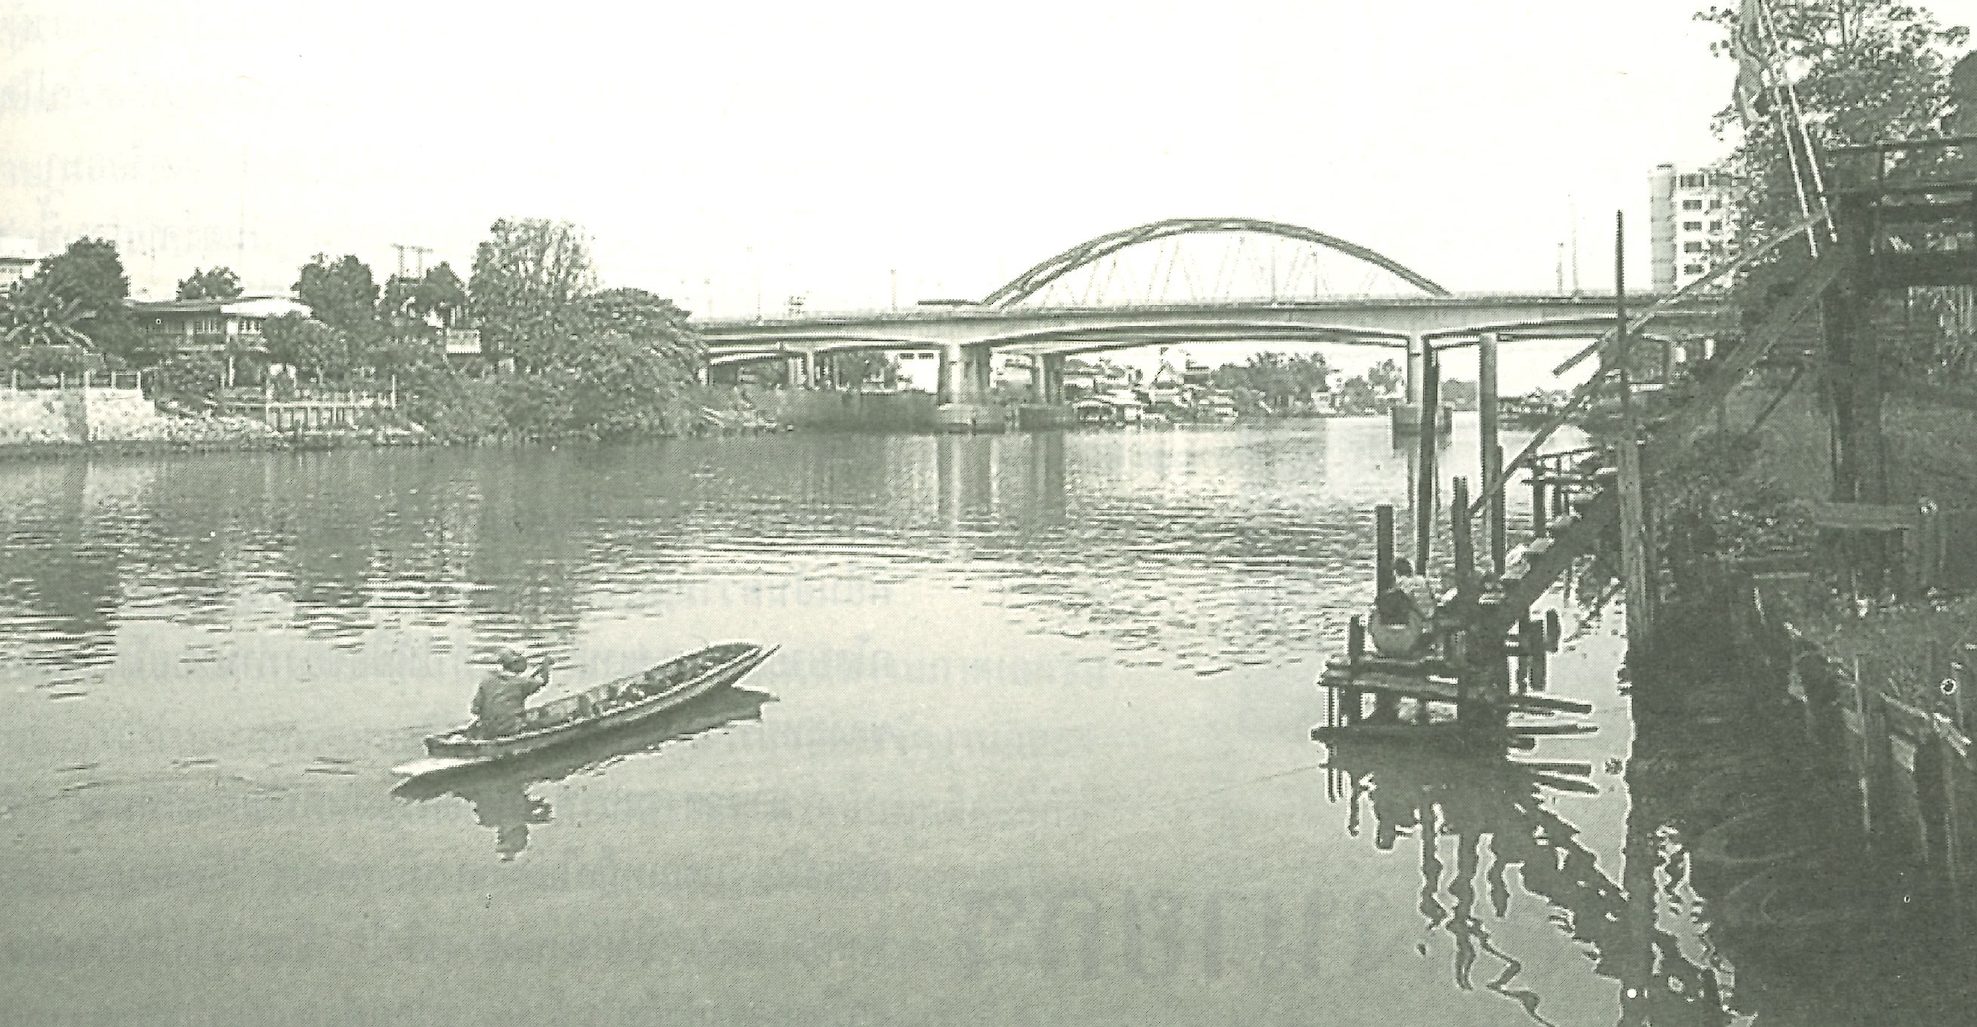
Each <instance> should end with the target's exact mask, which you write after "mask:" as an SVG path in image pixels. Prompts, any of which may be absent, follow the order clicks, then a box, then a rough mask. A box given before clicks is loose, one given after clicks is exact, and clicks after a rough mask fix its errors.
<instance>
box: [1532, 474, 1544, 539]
mask: <svg viewBox="0 0 1977 1027" xmlns="http://www.w3.org/2000/svg"><path fill="white" fill-rule="evenodd" d="M1545 525H1546V518H1545V483H1544V477H1543V475H1542V474H1541V473H1540V468H1539V467H1538V466H1537V465H1536V464H1533V465H1531V534H1532V536H1533V537H1540V536H1543V535H1544V533H1545Z"/></svg>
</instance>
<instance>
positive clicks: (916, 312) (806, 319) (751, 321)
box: [694, 229, 1802, 325]
mask: <svg viewBox="0 0 1977 1027" xmlns="http://www.w3.org/2000/svg"><path fill="white" fill-rule="evenodd" d="M1801 230H1802V229H1801ZM1706 292H1708V288H1707V287H1704V288H1702V289H1688V290H1683V291H1682V292H1681V293H1679V294H1678V293H1639V294H1637V296H1636V298H1637V299H1638V300H1639V301H1640V302H1643V303H1649V304H1653V303H1656V302H1659V301H1662V300H1667V299H1675V298H1683V299H1690V298H1692V299H1698V300H1700V299H1704V298H1705V297H1704V296H1703V295H1701V294H1703V293H1706ZM1612 300H1613V294H1612V293H1597V292H1575V293H1563V294H1555V295H1554V294H1549V293H1534V292H1528V291H1515V290H1503V291H1494V292H1465V293H1452V294H1450V295H1447V296H1426V295H1419V294H1405V295H1395V294H1391V293H1340V294H1337V295H1331V296H1313V297H1285V296H1230V297H1222V298H1219V299H1213V300H1199V301H1192V302H1176V301H1162V302H1157V303H1136V302H1126V303H1090V304H1079V305H1071V306H1046V305H1043V304H1016V305H1012V306H1007V307H989V306H981V305H964V304H954V305H937V306H914V307H904V308H897V309H895V308H882V309H876V310H829V311H824V310H817V311H811V310H806V311H803V312H801V313H797V314H785V315H782V316H770V315H766V314H765V315H763V316H761V317H728V318H704V319H703V318H696V319H695V321H694V323H697V324H703V325H708V324H719V325H783V324H819V323H830V322H833V321H927V320H938V319H940V318H945V317H997V316H1007V315H1016V314H1040V313H1042V314H1048V313H1077V312H1085V311H1123V310H1131V311H1146V312H1153V313H1157V312H1160V311H1168V310H1200V309H1202V308H1203V307H1279V308H1284V309H1297V308H1301V307H1329V306H1352V305H1356V304H1362V303H1391V304H1394V305H1396V306H1402V305H1418V306H1424V307H1432V306H1450V305H1454V304H1462V303H1476V302H1483V303H1488V302H1502V303H1529V304H1533V305H1535V304H1539V303H1559V302H1583V303H1587V304H1602V303H1604V304H1610V303H1611V302H1612Z"/></svg>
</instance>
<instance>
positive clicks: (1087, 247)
mask: <svg viewBox="0 0 1977 1027" xmlns="http://www.w3.org/2000/svg"><path fill="white" fill-rule="evenodd" d="M1230 232H1245V233H1253V234H1257V235H1264V236H1271V237H1275V238H1279V239H1290V240H1295V241H1298V242H1306V243H1311V244H1313V245H1315V246H1318V247H1321V248H1323V249H1327V250H1331V251H1333V252H1336V253H1340V254H1343V255H1345V256H1348V257H1351V258H1354V259H1356V260H1359V261H1361V262H1364V263H1366V264H1369V265H1372V266H1374V267H1377V268H1379V269H1380V270H1383V271H1386V272H1388V273H1390V274H1392V275H1393V276H1395V277H1396V278H1399V279H1400V280H1402V281H1404V282H1406V283H1408V284H1409V285H1412V286H1414V287H1415V288H1417V289H1419V290H1421V291H1422V292H1424V293H1427V294H1428V295H1430V296H1447V295H1449V291H1448V290H1447V289H1444V288H1442V287H1441V286H1440V285H1438V284H1436V283H1435V282H1434V281H1433V280H1431V279H1429V278H1428V277H1427V276H1426V275H1423V274H1421V273H1419V272H1417V271H1415V270H1413V269H1412V268H1409V267H1407V266H1406V265H1403V264H1401V263H1400V262H1399V261H1396V260H1394V259H1393V258H1391V257H1388V256H1387V255H1385V254H1383V253H1380V252H1378V251H1377V250H1373V249H1370V248H1368V247H1365V246H1361V245H1359V244H1358V243H1353V242H1348V241H1346V240H1344V239H1341V238H1339V237H1338V236H1335V235H1329V234H1327V233H1324V232H1320V231H1317V230H1316V229H1311V228H1305V227H1303V226H1301V225H1292V224H1286V223H1284V222H1281V221H1258V220H1254V219H1251V218H1169V219H1167V220H1164V221H1154V222H1150V223H1148V224H1144V225H1138V226H1135V227H1133V228H1125V229H1121V230H1119V231H1116V232H1107V233H1106V234H1104V235H1101V236H1096V237H1094V238H1091V239H1087V240H1085V241H1084V242H1081V243H1079V244H1078V245H1076V246H1073V247H1071V248H1070V249H1067V250H1064V251H1062V252H1060V253H1057V254H1055V255H1053V256H1051V257H1049V258H1046V259H1045V260H1043V261H1040V262H1038V263H1037V264H1035V265H1033V266H1032V267H1030V268H1029V270H1027V271H1024V272H1023V273H1022V274H1020V275H1017V276H1016V277H1015V278H1013V279H1010V280H1009V281H1008V282H1007V283H1005V284H1004V285H1003V286H1002V287H1001V288H999V289H997V290H995V291H994V292H991V293H989V294H988V297H987V298H985V299H983V300H982V304H981V305H982V306H984V307H991V308H1003V307H1009V306H1012V305H1014V304H1016V303H1019V302H1021V301H1023V300H1025V299H1028V298H1030V297H1032V296H1035V295H1036V294H1038V293H1039V292H1041V291H1042V290H1044V289H1045V288H1046V287H1047V286H1049V285H1050V284H1051V283H1053V282H1056V281H1058V280H1059V279H1062V278H1063V277H1064V276H1066V275H1069V274H1071V273H1072V272H1074V271H1077V270H1079V269H1081V268H1086V267H1090V266H1092V265H1094V264H1096V263H1097V262H1099V261H1101V260H1104V259H1105V258H1107V257H1110V256H1113V255H1115V254H1117V253H1119V252H1121V251H1123V250H1127V249H1131V248H1133V247H1136V246H1142V245H1145V244H1147V243H1154V242H1159V241H1161V240H1165V239H1172V238H1177V237H1180V236H1188V235H1214V234H1219V233H1230Z"/></svg>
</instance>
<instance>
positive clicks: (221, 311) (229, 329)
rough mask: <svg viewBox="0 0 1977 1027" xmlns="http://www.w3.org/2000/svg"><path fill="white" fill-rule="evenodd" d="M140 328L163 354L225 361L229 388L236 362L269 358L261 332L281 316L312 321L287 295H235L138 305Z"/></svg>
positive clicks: (305, 308) (134, 310)
mask: <svg viewBox="0 0 1977 1027" xmlns="http://www.w3.org/2000/svg"><path fill="white" fill-rule="evenodd" d="M130 308H131V313H133V314H134V315H136V317H137V323H138V326H139V327H140V328H141V329H143V331H144V333H145V335H146V336H148V337H149V338H150V340H151V341H152V342H153V343H154V344H155V345H156V346H157V348H158V349H159V350H160V351H161V352H165V353H169V354H179V353H217V354H219V355H221V356H222V357H224V358H225V360H226V365H227V372H226V375H227V376H226V384H227V385H228V386H232V385H233V384H234V363H233V361H234V357H235V356H236V355H238V354H248V353H255V354H260V353H265V352H266V345H265V343H264V342H263V341H262V337H261V328H262V325H264V324H266V323H267V320H268V319H269V318H271V317H280V316H281V315H283V314H301V315H302V316H304V317H307V316H309V313H310V311H309V305H308V304H306V303H303V302H302V301H301V300H299V299H296V298H295V297H294V296H293V295H290V294H287V293H266V294H261V295H255V296H236V297H234V298H233V299H230V300H215V299H205V300H157V301H151V302H143V301H140V302H134V303H132V304H131V305H130Z"/></svg>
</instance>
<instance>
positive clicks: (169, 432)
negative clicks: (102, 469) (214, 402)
mask: <svg viewBox="0 0 1977 1027" xmlns="http://www.w3.org/2000/svg"><path fill="white" fill-rule="evenodd" d="M279 443H280V436H279V435H278V434H277V433H276V432H274V431H273V430H272V429H270V428H269V427H268V426H267V425H265V424H262V423H261V422H259V421H256V420H252V419H250V418H245V417H179V416H173V415H169V414H164V413H161V412H160V411H159V410H158V408H157V406H156V405H155V404H153V403H152V401H151V400H150V399H149V398H147V397H146V396H145V395H144V394H143V393H141V392H138V391H137V390H135V389H93V388H67V389H38V390H28V391H18V390H12V389H9V390H5V391H0V454H20V453H35V452H49V451H65V450H70V449H77V448H84V447H88V448H96V447H110V448H133V449H144V448H235V447H242V448H244V447H250V446H257V445H278V444H279Z"/></svg>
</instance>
